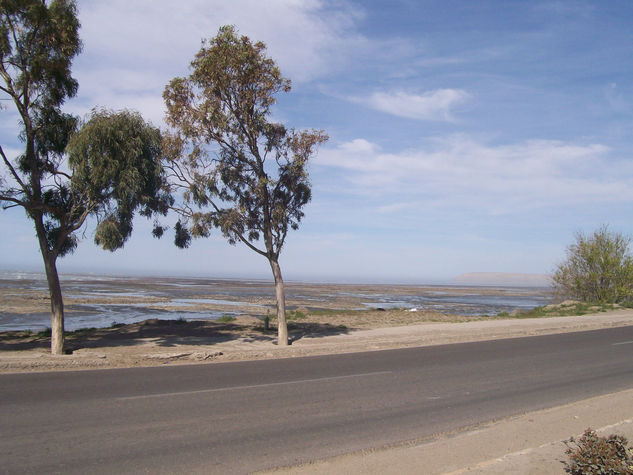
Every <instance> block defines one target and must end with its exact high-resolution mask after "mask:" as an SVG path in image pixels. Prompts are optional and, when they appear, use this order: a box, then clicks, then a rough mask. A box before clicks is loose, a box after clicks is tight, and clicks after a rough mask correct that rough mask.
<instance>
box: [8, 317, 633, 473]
mask: <svg viewBox="0 0 633 475" xmlns="http://www.w3.org/2000/svg"><path fill="white" fill-rule="evenodd" d="M629 388H633V327H623V328H615V329H608V330H599V331H591V332H581V333H568V334H562V335H548V336H541V337H529V338H515V339H507V340H497V341H488V342H477V343H465V344H455V345H442V346H435V347H426V348H411V349H404V350H389V351H378V352H367V353H355V354H345V355H335V356H320V357H309V358H294V359H284V360H265V361H253V362H242V363H224V364H206V365H190V366H171V367H170V366H165V367H159V368H136V369H124V370H99V371H78V372H51V373H37V374H14V375H0V472H2V473H64V474H68V473H198V472H199V473H222V474H224V473H248V472H251V471H254V470H261V469H266V468H272V467H276V466H283V465H290V464H294V463H299V462H305V461H309V460H313V459H318V458H323V457H328V456H333V455H337V454H341V453H346V452H351V451H355V450H359V449H366V448H372V447H381V446H385V445H388V444H395V443H399V442H402V441H407V440H415V439H420V438H424V437H428V436H430V435H432V434H437V433H441V432H446V431H451V430H455V429H459V428H462V427H466V426H472V425H475V424H477V423H481V422H485V421H489V420H493V419H496V418H501V417H506V416H509V415H513V414H519V413H523V412H526V411H531V410H536V409H542V408H546V407H552V406H556V405H559V404H564V403H568V402H572V401H576V400H580V399H584V398H587V397H592V396H596V395H599V394H606V393H610V392H615V391H618V390H622V389H629ZM570 435H571V434H570Z"/></svg>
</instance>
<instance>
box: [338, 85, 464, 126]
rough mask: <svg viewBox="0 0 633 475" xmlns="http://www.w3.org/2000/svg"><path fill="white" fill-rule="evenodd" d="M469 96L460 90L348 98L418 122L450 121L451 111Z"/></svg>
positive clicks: (397, 92)
mask: <svg viewBox="0 0 633 475" xmlns="http://www.w3.org/2000/svg"><path fill="white" fill-rule="evenodd" d="M469 97H470V96H469V94H468V93H467V92H466V91H463V90H461V89H437V90H435V91H429V92H425V93H424V94H410V93H407V92H404V91H393V92H374V93H373V94H371V95H370V96H368V97H364V98H358V97H356V98H350V100H351V101H352V102H358V103H360V104H363V105H365V106H366V107H369V108H371V109H376V110H379V111H381V112H386V113H387V114H391V115H395V116H399V117H406V118H409V119H418V120H439V121H452V120H453V117H452V116H451V109H452V108H453V107H454V106H455V105H457V104H460V103H462V102H464V101H465V100H466V99H468V98H469Z"/></svg>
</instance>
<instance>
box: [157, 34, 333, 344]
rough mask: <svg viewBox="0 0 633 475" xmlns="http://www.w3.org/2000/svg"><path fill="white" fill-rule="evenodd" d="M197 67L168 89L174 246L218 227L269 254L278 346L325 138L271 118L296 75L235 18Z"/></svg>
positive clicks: (205, 48) (206, 46)
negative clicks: (293, 257) (293, 237)
mask: <svg viewBox="0 0 633 475" xmlns="http://www.w3.org/2000/svg"><path fill="white" fill-rule="evenodd" d="M191 70H192V71H191V74H190V75H189V76H188V77H178V78H175V79H173V80H172V81H171V82H170V83H169V84H168V86H167V87H166V89H165V92H164V94H163V97H164V99H165V102H166V105H167V123H168V124H169V125H170V126H171V128H172V130H171V134H170V135H169V136H167V137H166V139H165V155H166V157H167V161H166V163H167V164H166V165H165V166H166V168H167V169H168V170H170V171H171V172H172V175H173V180H172V182H171V185H172V187H173V188H178V189H181V190H182V192H183V193H182V197H183V199H182V200H181V206H179V207H178V209H177V210H178V212H179V213H180V216H181V219H180V220H179V222H178V223H177V224H176V228H175V231H176V245H178V246H180V247H187V246H188V245H189V243H190V240H191V237H192V236H193V237H207V236H208V235H209V234H210V232H211V230H212V229H213V228H219V229H220V230H221V232H222V234H223V235H224V236H225V237H226V238H227V239H228V241H229V243H231V244H235V243H237V242H238V241H240V242H242V243H243V244H245V245H246V246H247V247H248V248H250V249H251V250H253V251H254V252H256V253H257V254H260V255H261V256H264V257H265V258H266V259H267V260H268V263H269V264H270V268H271V270H272V273H273V277H274V279H275V290H276V291H275V293H276V298H277V322H278V344H279V345H287V344H288V329H287V325H286V313H285V293H284V284H283V278H282V274H281V268H280V266H279V255H280V252H281V249H282V247H283V245H284V243H285V241H286V236H287V234H288V230H289V229H297V228H298V227H299V222H300V221H301V218H302V217H303V215H304V214H303V211H302V209H303V207H304V206H305V204H306V203H308V202H309V201H310V198H311V191H310V182H309V179H308V172H307V169H306V166H307V164H308V161H309V159H310V158H311V157H312V156H313V155H314V153H315V151H316V148H317V146H318V145H319V144H322V143H324V142H326V141H327V139H328V137H327V135H325V133H324V132H323V131H317V130H310V131H296V130H294V129H288V128H286V127H285V126H284V125H283V124H279V123H275V122H273V121H271V120H270V114H271V106H272V105H273V104H275V102H276V99H275V96H276V95H277V94H278V93H280V92H288V91H290V81H289V80H288V79H286V78H284V77H283V76H282V75H281V73H280V71H279V68H278V67H277V66H276V65H275V62H274V61H273V60H272V59H270V58H268V57H267V56H266V46H265V45H264V43H262V42H257V43H252V42H251V41H250V40H249V38H248V37H246V36H238V35H237V32H236V30H235V28H234V27H233V26H224V27H222V28H220V31H219V32H218V34H217V36H215V37H214V38H212V39H210V40H209V41H208V42H203V45H202V48H201V49H200V51H199V52H198V53H197V54H196V56H195V58H194V60H193V61H192V62H191ZM157 231H158V234H160V233H161V230H160V229H158V230H157Z"/></svg>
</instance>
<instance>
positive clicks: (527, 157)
mask: <svg viewBox="0 0 633 475" xmlns="http://www.w3.org/2000/svg"><path fill="white" fill-rule="evenodd" d="M609 152H610V149H609V148H608V147H606V146H604V145H601V144H587V145H578V144H573V143H567V142H561V141H553V140H528V141H524V142H520V143H515V144H509V145H488V144H486V143H483V142H479V141H476V140H473V139H471V138H469V137H466V136H462V135H456V136H451V137H449V138H445V139H441V140H436V141H435V142H433V143H431V144H429V145H428V146H426V147H424V148H420V149H416V150H406V151H403V152H399V153H388V152H383V151H381V150H380V148H379V147H378V146H377V145H375V144H371V143H370V142H368V141H366V140H364V139H357V140H355V141H353V142H348V143H345V144H341V145H340V146H338V147H337V148H329V149H324V150H322V151H321V153H320V154H319V156H318V157H317V159H316V160H315V164H316V165H317V166H325V167H330V168H333V169H338V170H339V171H338V175H336V172H335V171H334V170H332V171H331V173H332V174H334V175H335V176H337V177H338V178H339V179H340V178H342V179H344V180H346V181H347V183H348V184H350V186H349V187H348V188H347V192H349V193H354V194H358V195H365V196H372V197H377V198H379V199H381V200H382V201H383V202H386V203H389V202H393V201H396V204H395V205H383V207H382V208H380V209H379V211H382V212H385V211H389V210H390V207H393V210H396V209H399V208H402V207H406V206H405V205H402V204H400V203H405V204H411V203H415V202H416V201H418V202H424V203H427V204H429V203H434V204H435V206H440V207H451V208H454V209H472V208H477V209H480V210H483V211H485V212H487V213H489V214H505V213H510V212H515V211H518V210H526V209H539V208H547V207H560V206H568V205H579V204H585V203H586V204H592V203H596V202H602V203H615V202H622V201H626V200H628V201H631V200H633V189H631V187H630V186H629V184H630V183H631V181H632V180H633V165H631V164H630V163H628V162H627V163H617V164H614V163H612V162H611V161H612V160H614V159H613V158H611V157H610V156H609ZM394 196H397V198H395V199H394V198H393V197H394Z"/></svg>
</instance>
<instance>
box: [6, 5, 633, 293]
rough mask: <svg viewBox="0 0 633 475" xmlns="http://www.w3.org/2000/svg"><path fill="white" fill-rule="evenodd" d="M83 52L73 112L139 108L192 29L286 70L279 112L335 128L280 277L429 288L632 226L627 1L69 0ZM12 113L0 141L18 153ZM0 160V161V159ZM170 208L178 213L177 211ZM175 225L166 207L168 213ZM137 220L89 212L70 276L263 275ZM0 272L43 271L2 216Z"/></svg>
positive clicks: (67, 264) (153, 100)
mask: <svg viewBox="0 0 633 475" xmlns="http://www.w3.org/2000/svg"><path fill="white" fill-rule="evenodd" d="M78 8H79V19H80V22H81V24H82V28H81V32H80V33H81V37H82V41H83V52H82V54H81V55H80V56H78V57H77V58H76V60H75V62H74V67H73V72H74V76H75V77H76V79H77V80H78V81H79V92H78V95H77V96H76V97H75V98H73V99H72V100H71V101H69V102H68V103H67V104H66V105H65V110H66V111H67V112H72V113H74V114H78V115H81V116H85V115H86V114H88V113H89V111H90V110H91V109H92V108H93V107H97V106H98V107H105V108H109V109H114V110H118V109H124V108H127V109H134V110H138V111H140V112H141V114H142V115H143V116H144V117H145V118H146V119H147V120H149V121H151V122H152V123H153V124H154V125H156V126H160V127H162V126H164V122H163V118H164V111H165V108H164V104H163V100H162V92H163V90H164V87H165V85H166V84H167V83H168V82H169V81H170V80H171V79H172V78H174V77H177V76H186V75H187V74H188V73H189V63H190V61H191V60H192V59H193V56H194V55H195V53H196V52H197V51H198V50H199V48H200V44H201V40H202V39H203V38H207V39H208V38H212V37H213V36H215V35H216V34H217V31H218V28H219V27H220V26H222V25H225V24H233V25H235V26H236V27H237V29H238V31H239V33H241V34H244V35H247V36H249V37H250V38H251V39H252V40H254V41H256V40H261V41H264V42H265V43H266V45H267V53H268V55H269V56H270V57H271V58H273V59H274V60H275V61H276V62H277V64H278V65H279V67H280V69H281V71H282V73H283V75H284V76H286V77H288V78H289V79H290V80H291V81H292V86H293V87H292V91H291V92H289V93H286V94H282V95H280V96H279V97H278V103H277V105H276V106H275V108H274V109H273V116H272V119H273V120H275V121H278V122H282V123H284V124H286V125H287V126H289V127H295V128H298V129H304V128H307V129H311V128H314V129H322V130H324V131H326V132H327V134H328V135H329V137H330V140H329V142H328V143H327V144H326V145H324V146H322V147H321V148H320V149H319V151H318V154H317V155H316V156H315V157H314V159H313V160H312V163H311V165H310V167H309V171H310V176H311V182H312V191H313V198H312V201H311V202H310V204H309V205H308V206H307V207H306V208H305V218H304V220H303V221H302V224H301V227H300V228H299V230H298V231H293V232H291V233H290V235H289V236H288V239H287V241H286V244H285V247H284V249H283V251H282V255H281V259H280V263H281V268H282V272H283V273H284V276H285V278H286V279H291V280H315V281H344V282H403V283H404V282H441V281H447V280H450V279H451V278H453V277H455V276H457V275H459V274H462V273H466V272H512V273H543V274H546V273H550V272H551V271H552V270H553V269H554V268H555V266H556V264H557V263H559V262H561V261H562V260H563V259H564V257H565V250H566V247H567V246H568V245H569V244H570V243H571V242H573V239H574V235H575V233H577V232H586V233H589V232H592V231H593V230H595V229H597V228H599V227H600V226H602V225H608V226H609V229H611V230H612V231H616V232H622V233H624V234H627V235H630V234H633V159H632V158H633V157H632V155H633V81H632V80H633V61H632V59H633V29H632V28H631V25H632V24H633V3H632V2H630V1H629V0H622V1H618V0H610V1H608V2H602V1H597V0H596V1H574V0H568V1H560V2H559V1H537V0H533V1H512V0H499V1H492V0H481V1H477V2H473V1H472V0H438V1H425V0H422V1H413V0H390V1H363V2H360V1H358V2H355V1H348V0H267V1H265V2H262V1H259V0H232V1H231V2H226V1H219V0H218V1H216V0H188V1H187V2H181V1H176V0H151V1H150V0H135V1H134V2H130V1H129V0H108V1H107V2H94V1H88V0H79V2H78ZM17 135H18V127H17V118H16V115H15V113H14V112H13V111H12V110H10V109H5V110H2V111H0V144H1V145H2V146H3V148H4V149H5V150H9V151H11V152H12V153H14V154H17V153H18V152H19V150H20V149H19V147H20V146H21V144H20V142H19V141H18V140H17V138H16V137H17ZM0 173H4V170H2V171H0ZM169 219H171V220H172V222H173V221H174V220H175V219H174V218H173V217H171V218H169ZM169 219H168V221H169ZM150 231H151V223H150V222H147V221H145V220H144V219H143V218H138V219H136V220H135V223H134V234H133V236H132V238H131V239H130V240H129V241H128V242H127V244H126V246H125V248H124V249H122V250H120V251H117V252H115V253H110V252H107V251H102V250H101V249H99V248H98V247H97V246H95V245H94V244H93V238H94V226H90V225H89V226H87V227H86V229H84V230H83V232H82V234H81V243H80V244H79V247H78V249H77V251H76V252H75V253H74V254H73V255H72V256H68V257H65V258H63V259H61V260H60V261H59V262H58V264H59V269H60V270H61V272H62V273H64V272H90V273H110V274H139V275H155V274H156V275H167V276H168V275H179V276H183V275H190V276H215V277H236V278H244V277H252V278H270V276H271V273H270V268H269V266H268V263H267V261H266V259H265V258H263V257H261V256H259V255H257V254H255V253H253V252H252V251H250V250H248V249H247V248H246V247H245V246H243V245H241V246H240V245H237V246H230V245H229V244H228V243H227V242H226V241H225V240H224V239H223V238H222V236H221V234H220V233H215V234H213V235H212V236H211V237H209V238H206V239H200V240H195V241H194V242H193V244H192V246H191V247H190V248H189V249H187V250H180V249H177V248H175V246H174V245H173V242H172V239H171V235H169V234H168V235H166V236H165V237H163V239H161V240H156V239H154V238H152V237H151V234H150ZM0 244H1V245H0V268H4V269H20V270H22V269H26V270H39V269H42V268H43V265H42V260H41V257H40V256H39V251H38V247H37V243H36V240H35V237H34V231H33V226H32V224H31V222H30V221H28V220H27V219H26V217H25V214H24V212H23V211H21V210H20V209H9V210H5V211H2V210H0Z"/></svg>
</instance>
